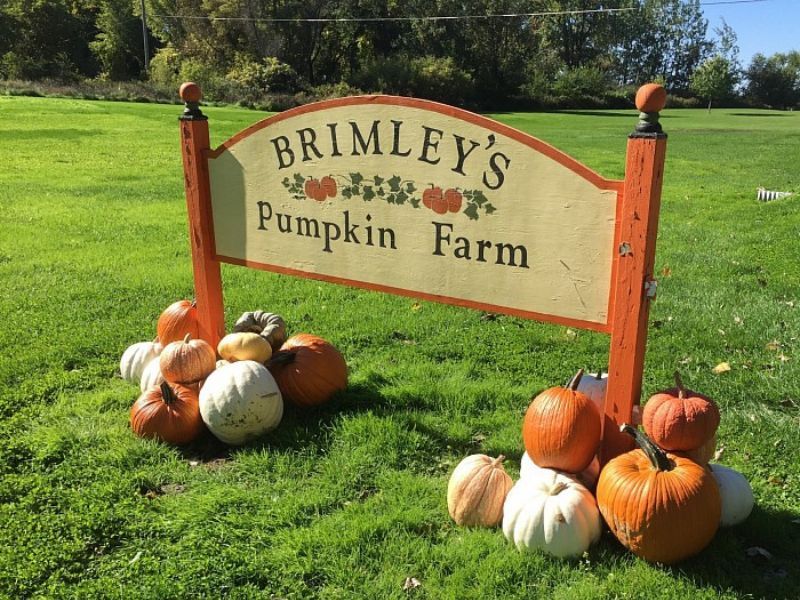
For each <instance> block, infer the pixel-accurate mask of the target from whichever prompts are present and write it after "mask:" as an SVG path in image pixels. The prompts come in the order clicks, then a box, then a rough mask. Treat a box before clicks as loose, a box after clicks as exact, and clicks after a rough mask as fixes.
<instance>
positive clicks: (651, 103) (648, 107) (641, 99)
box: [634, 83, 667, 135]
mask: <svg viewBox="0 0 800 600" xmlns="http://www.w3.org/2000/svg"><path fill="white" fill-rule="evenodd" d="M635 103H636V108H637V109H638V110H639V122H638V123H637V124H636V131H635V132H634V135H636V134H642V133H643V134H660V133H663V129H661V124H660V123H659V122H658V116H659V113H660V112H661V110H662V109H663V108H664V106H665V105H666V103H667V90H665V89H664V87H663V86H661V85H659V84H657V83H646V84H644V85H643V86H642V87H640V88H639V89H638V91H637V92H636V100H635Z"/></svg>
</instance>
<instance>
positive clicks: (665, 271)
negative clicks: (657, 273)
mask: <svg viewBox="0 0 800 600" xmlns="http://www.w3.org/2000/svg"><path fill="white" fill-rule="evenodd" d="M670 275H672V269H670V268H669V267H664V268H663V269H661V276H662V277H669V276H670Z"/></svg>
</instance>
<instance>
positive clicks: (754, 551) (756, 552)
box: [745, 546, 772, 560]
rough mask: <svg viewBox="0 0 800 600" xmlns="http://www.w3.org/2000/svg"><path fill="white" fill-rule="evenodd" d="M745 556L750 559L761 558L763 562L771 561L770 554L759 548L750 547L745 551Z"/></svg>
mask: <svg viewBox="0 0 800 600" xmlns="http://www.w3.org/2000/svg"><path fill="white" fill-rule="evenodd" d="M745 554H747V556H749V557H750V558H762V559H765V560H771V559H772V553H771V552H770V551H769V550H767V549H765V548H762V547H761V546H750V547H749V548H748V549H747V550H745Z"/></svg>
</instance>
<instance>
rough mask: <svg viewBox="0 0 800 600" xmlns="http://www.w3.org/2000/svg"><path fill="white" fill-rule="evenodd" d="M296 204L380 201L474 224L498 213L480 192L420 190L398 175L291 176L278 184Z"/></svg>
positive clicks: (431, 186)
mask: <svg viewBox="0 0 800 600" xmlns="http://www.w3.org/2000/svg"><path fill="white" fill-rule="evenodd" d="M281 183H282V184H283V187H285V188H286V190H287V191H288V192H289V195H290V196H291V197H292V198H294V199H295V200H305V199H306V198H310V199H312V200H316V201H317V202H324V201H326V200H329V199H333V198H336V197H337V196H341V197H342V198H344V199H345V200H350V199H351V198H361V200H363V201H364V202H372V201H373V200H376V199H377V200H383V201H385V202H388V203H389V204H410V205H411V206H412V207H414V208H427V209H429V210H432V211H433V212H435V213H437V214H440V215H443V214H446V213H448V212H452V213H457V212H461V213H463V214H465V215H466V216H467V217H469V218H470V219H472V220H473V221H474V220H477V219H478V217H479V216H480V215H481V214H486V215H491V214H492V213H494V212H495V211H496V210H497V209H496V208H495V207H494V205H492V204H491V203H490V202H489V199H488V198H487V197H486V195H485V194H484V193H483V192H482V191H481V190H462V189H458V188H448V189H446V190H443V189H442V188H441V187H440V186H437V185H435V184H429V186H428V187H425V188H423V189H420V187H419V186H418V185H417V183H416V182H414V181H411V180H408V179H403V178H402V177H400V176H399V175H392V176H391V177H381V176H380V175H373V176H371V177H364V175H362V174H361V173H350V174H348V175H338V176H331V175H326V176H324V177H321V178H319V179H317V178H315V177H312V176H305V175H302V174H301V173H294V174H293V175H292V176H291V177H284V179H283V181H282V182H281Z"/></svg>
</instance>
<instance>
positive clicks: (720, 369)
mask: <svg viewBox="0 0 800 600" xmlns="http://www.w3.org/2000/svg"><path fill="white" fill-rule="evenodd" d="M730 370H731V365H730V363H727V362H721V363H719V364H718V365H717V366H716V367H714V368H713V369H711V371H712V373H714V374H715V375H719V374H720V373H727V372H728V371H730Z"/></svg>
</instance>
